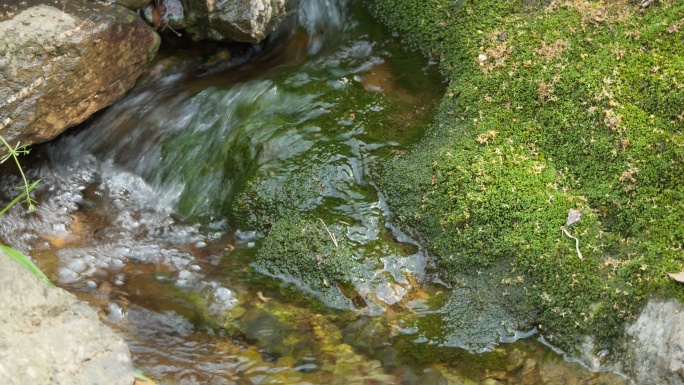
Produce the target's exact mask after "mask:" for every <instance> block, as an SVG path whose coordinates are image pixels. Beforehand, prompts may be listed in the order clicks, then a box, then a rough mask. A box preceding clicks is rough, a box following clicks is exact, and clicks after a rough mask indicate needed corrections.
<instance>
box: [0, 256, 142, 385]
mask: <svg viewBox="0 0 684 385" xmlns="http://www.w3.org/2000/svg"><path fill="white" fill-rule="evenodd" d="M0 271H2V274H0V383H2V384H7V385H11V384H36V385H39V384H52V385H55V384H64V385H67V384H68V385H78V384H83V385H85V384H101V385H105V384H111V385H131V384H133V381H134V379H133V368H132V366H131V357H130V353H129V351H128V347H127V346H126V343H125V342H124V341H123V340H122V339H121V337H119V336H117V335H116V334H115V333H114V332H112V331H111V330H110V329H108V328H107V327H106V326H104V325H103V324H101V323H100V321H99V319H98V316H97V314H96V312H95V310H93V309H92V308H90V307H89V306H88V305H86V304H85V303H83V302H80V301H79V300H78V299H77V298H76V297H75V296H74V295H73V294H70V293H68V292H66V291H64V290H62V289H59V288H57V287H51V286H48V284H47V283H46V282H45V281H43V280H41V279H39V278H38V277H36V276H35V275H33V274H32V273H31V272H29V271H28V270H27V269H25V268H24V267H22V266H20V265H19V264H18V263H16V262H15V261H14V260H12V259H11V258H10V257H9V256H7V255H6V254H4V253H3V252H2V251H0Z"/></svg>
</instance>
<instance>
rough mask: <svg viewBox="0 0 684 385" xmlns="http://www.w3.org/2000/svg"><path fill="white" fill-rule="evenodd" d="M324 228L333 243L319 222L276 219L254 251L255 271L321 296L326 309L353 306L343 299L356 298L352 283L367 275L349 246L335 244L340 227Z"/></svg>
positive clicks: (290, 218)
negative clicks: (256, 250) (260, 244)
mask: <svg viewBox="0 0 684 385" xmlns="http://www.w3.org/2000/svg"><path fill="white" fill-rule="evenodd" d="M328 229H329V230H330V231H331V234H333V235H334V236H335V240H333V238H332V236H331V235H330V234H328V232H327V231H326V227H325V226H324V224H323V222H322V221H320V220H315V219H304V218H299V217H288V218H284V219H281V220H279V221H278V222H276V224H275V225H274V226H273V228H272V229H271V231H270V232H269V235H268V237H266V239H265V241H264V243H263V245H262V246H261V247H260V249H259V251H258V252H257V256H256V260H255V262H254V266H255V268H256V269H257V270H258V271H260V272H262V273H265V274H266V275H269V276H273V277H277V278H280V279H282V280H284V281H285V282H290V283H293V284H295V285H297V286H298V287H299V288H300V289H302V290H304V291H305V292H308V293H312V294H314V295H317V296H321V297H322V298H321V299H322V300H323V301H324V302H325V303H327V304H328V305H330V306H333V307H336V308H350V307H353V305H352V303H351V302H350V301H349V300H348V299H347V298H348V297H351V298H353V297H354V296H356V295H358V294H354V293H353V291H354V281H355V280H357V279H359V278H361V277H365V276H367V274H366V273H365V272H364V270H365V269H364V264H363V263H359V262H358V261H357V260H356V258H355V256H354V253H353V251H352V249H351V248H350V247H349V245H346V244H345V243H344V242H343V243H338V245H335V242H337V239H340V240H342V239H343V235H342V234H341V233H340V229H341V228H340V227H338V226H331V227H329V228H328ZM361 279H363V278H361ZM343 293H345V294H347V296H348V297H345V296H344V295H343Z"/></svg>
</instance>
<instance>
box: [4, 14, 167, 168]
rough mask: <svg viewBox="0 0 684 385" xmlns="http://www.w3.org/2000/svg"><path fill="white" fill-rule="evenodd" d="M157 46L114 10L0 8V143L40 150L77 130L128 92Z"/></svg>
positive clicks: (141, 26)
mask: <svg viewBox="0 0 684 385" xmlns="http://www.w3.org/2000/svg"><path fill="white" fill-rule="evenodd" d="M159 42H160V39H159V36H158V35H157V34H156V33H155V32H154V31H153V30H152V29H151V28H150V27H149V26H148V25H147V24H146V23H145V22H144V21H142V20H141V19H140V18H139V17H138V15H137V14H136V13H134V12H132V11H130V10H128V9H126V8H124V7H120V6H118V5H112V4H107V3H98V2H93V1H88V0H53V1H50V2H47V1H44V0H26V1H21V2H19V1H14V2H10V3H9V4H3V5H2V6H0V135H2V136H3V137H4V138H5V139H6V140H7V141H8V142H9V143H10V144H12V145H14V144H16V143H17V142H21V143H22V144H32V143H39V142H43V141H46V140H49V139H51V138H53V137H55V136H57V135H58V134H59V133H61V132H62V131H64V130H65V129H66V128H68V127H71V126H74V125H76V124H79V123H81V122H83V121H84V120H85V119H86V118H88V117H89V116H90V115H91V114H93V113H94V112H96V111H98V110H100V109H102V108H104V107H106V106H108V105H110V104H112V103H113V102H115V101H116V100H117V99H118V98H119V97H120V96H121V95H123V94H124V93H125V92H126V91H127V90H128V89H130V88H131V87H132V86H133V84H134V83H135V81H136V80H137V78H138V76H140V74H142V72H143V71H144V70H145V68H146V65H147V64H148V63H149V62H150V60H151V59H152V58H153V57H154V55H155V54H156V52H157V49H158V47H159ZM4 153H6V150H5V149H4V148H0V155H1V154H4Z"/></svg>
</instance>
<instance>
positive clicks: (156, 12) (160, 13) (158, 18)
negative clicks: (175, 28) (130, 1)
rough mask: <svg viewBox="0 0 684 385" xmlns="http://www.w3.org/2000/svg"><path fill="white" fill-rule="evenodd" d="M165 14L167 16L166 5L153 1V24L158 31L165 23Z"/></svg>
mask: <svg viewBox="0 0 684 385" xmlns="http://www.w3.org/2000/svg"><path fill="white" fill-rule="evenodd" d="M164 14H166V5H164V2H163V1H152V23H153V24H154V29H158V28H159V27H160V26H161V25H162V22H163V21H164Z"/></svg>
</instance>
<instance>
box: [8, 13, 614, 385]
mask: <svg viewBox="0 0 684 385" xmlns="http://www.w3.org/2000/svg"><path fill="white" fill-rule="evenodd" d="M348 3H349V4H348ZM361 8H362V7H361V4H360V2H359V1H357V2H354V1H350V2H347V1H345V0H302V1H301V3H300V5H299V7H298V9H297V10H296V12H294V13H293V15H291V16H290V17H289V18H288V19H287V20H286V22H285V23H284V25H283V26H282V27H281V28H280V29H279V30H278V31H276V32H274V33H273V34H272V35H271V36H270V37H269V38H268V40H267V41H266V42H264V43H261V44H259V45H254V46H248V45H230V46H228V45H226V46H224V45H218V44H204V45H183V44H176V45H174V44H170V46H172V47H173V48H172V49H171V48H169V49H167V50H166V51H162V52H161V53H160V54H159V57H158V59H156V62H155V64H154V65H153V67H152V68H151V70H150V71H149V72H148V73H147V74H146V75H144V76H143V78H141V79H140V81H139V82H138V84H137V86H136V87H135V88H134V89H133V90H131V91H130V92H129V93H128V94H126V96H125V97H124V98H123V99H122V100H120V101H119V102H117V103H116V104H115V105H113V106H111V107H109V108H108V109H106V110H105V111H102V112H100V113H98V114H96V115H95V116H93V117H92V118H90V119H89V120H88V121H87V122H86V123H84V124H82V125H81V126H79V127H76V128H73V129H71V130H70V131H69V132H67V133H66V134H64V135H62V136H61V137H60V138H58V139H57V140H55V141H53V142H51V143H48V144H44V145H39V146H35V147H34V149H33V150H32V153H31V154H32V156H31V158H30V159H28V158H26V159H24V160H23V161H24V163H25V164H26V172H27V176H28V177H29V178H30V179H31V180H37V179H40V180H41V182H40V184H39V186H38V187H37V188H36V190H35V198H36V200H37V201H38V202H39V205H38V210H37V211H36V212H35V213H33V214H29V213H27V212H26V210H22V208H21V207H15V208H13V209H12V210H11V211H10V212H8V213H7V215H6V216H5V217H3V218H2V222H0V242H2V243H3V244H7V245H9V246H12V247H14V248H17V249H19V250H21V251H22V252H24V253H26V254H28V255H30V256H31V257H33V258H34V259H35V260H36V262H37V265H38V266H39V267H40V268H41V269H42V270H43V271H44V272H45V273H46V274H47V275H48V277H49V278H50V279H52V280H53V282H55V283H56V284H57V285H59V286H60V287H63V288H65V289H67V290H69V291H71V292H73V293H75V294H76V295H77V296H78V297H79V298H80V299H82V300H85V301H88V302H89V303H90V304H91V305H92V306H94V307H96V308H97V309H99V312H100V315H101V317H102V319H103V321H104V322H105V323H107V324H108V325H109V326H111V327H112V328H113V329H114V330H116V331H117V332H118V333H120V334H121V335H122V336H124V338H125V339H126V341H127V343H128V344H129V347H130V350H131V353H132V356H133V360H134V364H135V365H136V366H137V367H138V368H140V369H141V370H142V371H143V372H144V373H146V374H147V375H149V376H150V377H152V378H154V379H155V380H158V381H159V382H160V383H162V384H489V385H494V384H505V383H508V384H542V383H545V384H561V383H562V384H580V383H582V384H622V383H626V381H625V380H624V379H623V378H622V377H620V376H618V375H615V374H613V373H608V372H591V371H589V370H587V369H586V368H585V367H583V366H582V365H580V364H578V363H577V362H573V361H572V360H566V359H564V357H563V356H562V355H561V354H559V352H557V351H554V350H553V349H552V348H550V347H548V346H547V345H545V344H544V343H543V339H539V338H538V335H537V334H536V330H534V329H533V328H530V327H521V326H520V325H519V324H516V323H515V322H514V321H510V322H509V321H508V320H507V319H504V318H505V317H504V318H498V315H497V314H498V313H496V312H495V311H492V313H491V314H490V313H487V312H484V313H483V314H485V316H483V317H482V318H473V317H471V316H470V315H469V314H470V313H468V312H463V314H464V315H463V317H462V319H460V320H459V321H458V322H456V321H453V320H451V319H450V318H449V317H451V316H452V315H453V314H454V312H455V310H454V309H459V308H460V307H463V306H468V304H469V303H471V302H472V301H465V300H460V299H459V298H460V297H459V296H460V295H461V294H463V296H473V295H477V293H476V292H475V293H473V291H472V290H471V291H469V292H467V293H465V292H464V290H465V289H464V288H451V287H449V286H447V285H445V284H444V283H443V282H442V281H441V280H440V279H439V274H438V267H437V266H436V265H435V262H434V261H433V260H432V258H431V257H430V256H429V255H428V254H427V253H426V252H425V250H423V248H421V247H420V245H419V244H418V243H417V242H416V241H415V240H414V239H412V238H411V237H410V236H409V235H407V234H405V233H404V232H402V231H401V230H400V229H398V228H396V227H394V226H393V224H392V220H391V212H390V210H389V209H388V206H387V204H386V202H385V200H384V196H383V194H382V192H381V191H379V190H378V189H377V188H376V187H375V184H374V183H373V178H374V176H375V175H376V173H377V168H378V165H379V164H381V163H382V162H385V161H389V160H390V159H391V158H392V157H395V156H399V155H401V154H402V153H403V152H405V151H407V150H408V149H409V148H410V146H411V144H412V143H415V142H416V141H417V140H419V139H420V137H421V135H422V133H423V130H424V129H425V128H426V127H427V126H428V125H429V124H430V119H431V116H432V113H433V112H434V111H435V109H436V108H437V106H438V103H439V100H440V98H441V96H442V94H443V92H444V90H445V87H446V84H444V81H443V78H442V77H440V75H439V73H438V69H437V68H436V66H435V65H434V63H429V62H428V61H427V60H426V59H425V58H422V57H420V56H417V55H415V54H414V53H410V52H406V51H405V50H404V49H403V47H402V43H401V39H400V37H399V36H395V35H393V34H391V33H390V32H389V31H387V30H385V29H384V28H383V27H381V26H379V25H377V24H375V23H374V22H373V21H372V20H371V18H370V17H369V15H367V14H366V13H365V11H364V10H363V9H361ZM2 173H3V178H2V181H0V201H2V202H8V201H10V200H11V199H12V196H13V194H15V190H14V189H13V188H14V186H16V185H19V184H20V176H19V175H18V174H16V172H15V171H13V170H12V169H11V168H9V167H6V165H4V168H3V169H2ZM2 202H0V203H2ZM293 255H294V256H295V257H293V258H292V259H290V257H291V256H293ZM318 274H320V275H318ZM435 298H440V300H439V301H436V300H434V299H435ZM485 307H486V304H485ZM447 308H449V309H447ZM428 324H430V325H432V326H429V325H428ZM425 325H428V326H425ZM459 325H461V326H459ZM463 325H465V326H463ZM473 325H476V326H477V327H476V328H475V326H473ZM474 328H475V329H474ZM518 329H520V330H518ZM463 330H478V331H479V333H480V334H477V335H475V334H462V333H461V334H459V333H460V332H461V331H463ZM464 336H465V337H464ZM540 341H541V342H540Z"/></svg>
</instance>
